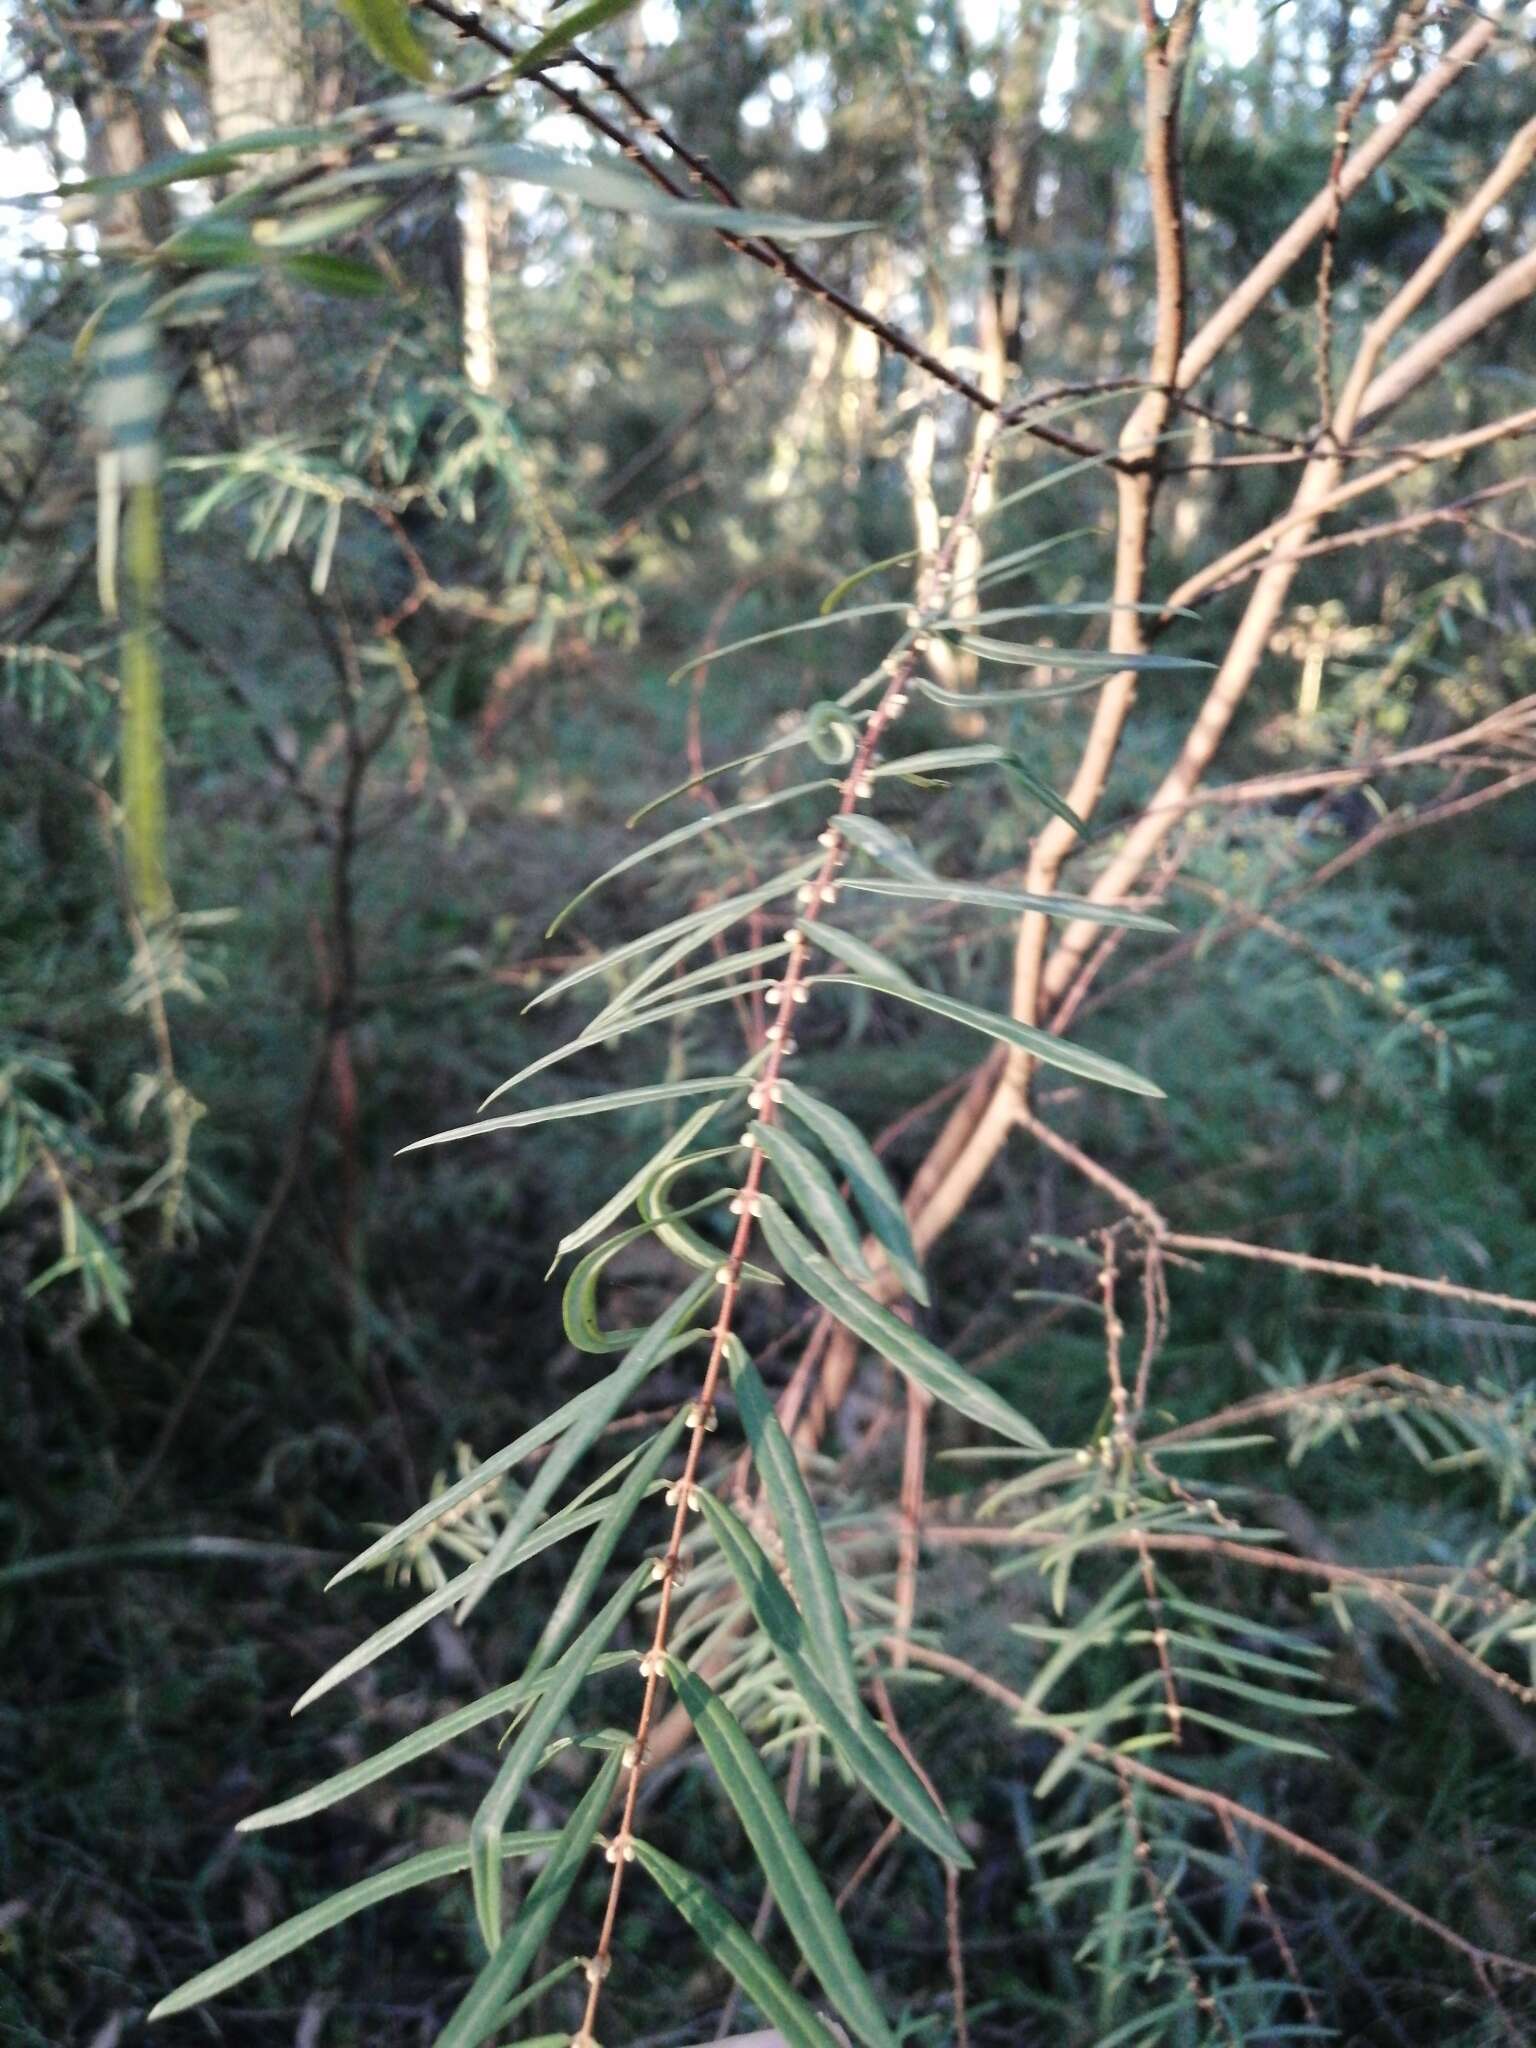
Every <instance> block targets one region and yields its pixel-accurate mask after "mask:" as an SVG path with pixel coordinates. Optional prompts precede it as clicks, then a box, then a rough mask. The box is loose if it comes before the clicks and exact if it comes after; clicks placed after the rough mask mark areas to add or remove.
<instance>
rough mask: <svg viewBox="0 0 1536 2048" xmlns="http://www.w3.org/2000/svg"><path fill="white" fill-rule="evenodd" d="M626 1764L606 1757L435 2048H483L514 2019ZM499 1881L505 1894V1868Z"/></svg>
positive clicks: (613, 1753) (616, 1756)
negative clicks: (515, 2005)
mask: <svg viewBox="0 0 1536 2048" xmlns="http://www.w3.org/2000/svg"><path fill="white" fill-rule="evenodd" d="M623 1761H624V1756H623V1751H622V1750H618V1749H614V1750H610V1751H609V1753H608V1755H607V1756H606V1757H604V1759H603V1762H602V1766H601V1768H600V1769H599V1771H598V1773H597V1776H596V1777H595V1778H594V1779H593V1780H592V1783H591V1784H590V1785H589V1786H588V1787H587V1789H586V1791H585V1793H584V1794H583V1795H582V1798H581V1800H580V1802H579V1804H578V1805H577V1807H576V1810H575V1812H574V1813H573V1814H572V1815H571V1817H570V1819H569V1820H568V1821H567V1822H566V1824H565V1826H564V1827H563V1828H562V1829H561V1830H560V1835H559V1839H558V1840H557V1841H556V1843H555V1846H554V1852H553V1854H552V1855H551V1856H550V1859H549V1861H548V1862H547V1863H546V1864H545V1866H544V1868H543V1869H542V1870H541V1871H540V1872H539V1874H538V1876H537V1877H536V1878H535V1879H534V1881H533V1884H532V1885H531V1887H530V1888H529V1892H528V1896H527V1898H526V1899H524V1901H523V1905H522V1910H521V1911H520V1912H519V1914H518V1916H517V1918H516V1919H515V1920H514V1921H513V1923H512V1925H511V1926H510V1927H509V1928H508V1929H507V1932H506V1936H505V1938H504V1939H503V1940H502V1941H501V1942H499V1943H498V1944H497V1946H496V1949H495V1951H494V1953H493V1954H492V1955H491V1957H490V1959H489V1961H488V1962H486V1964H485V1965H484V1967H483V1968H482V1969H481V1971H480V1974H479V1976H477V1977H476V1979H475V1981H474V1983H473V1984H471V1985H470V1987H469V1990H468V1991H467V1992H466V1993H465V1994H464V1997H463V1999H462V2001H461V2002H460V2004H459V2006H458V2008H457V2010H456V2011H455V2012H454V2015H453V2017H452V2018H451V2019H450V2020H449V2022H448V2024H447V2026H446V2027H444V2028H443V2030H442V2032H441V2033H440V2034H439V2035H438V2037H437V2041H436V2043H435V2048H477V2044H478V2043H479V2042H481V2041H483V2040H485V2039H486V2037H487V2036H488V2035H490V2034H493V2033H495V2032H496V2030H497V2028H498V2027H500V2026H501V2025H503V2024H504V2023H505V2021H506V2019H507V2018H508V2017H509V2015H508V2013H507V2001H508V2000H509V1999H511V1998H512V1997H513V1996H514V1994H515V1993H516V1991H517V1989H518V1987H519V1986H520V1985H521V1983H522V1981H523V1979H524V1977H526V1976H527V1974H528V1972H529V1970H530V1969H531V1968H532V1967H533V1962H534V1958H535V1957H536V1956H537V1955H538V1953H539V1950H540V1949H541V1948H542V1947H543V1946H544V1943H545V1941H546V1940H547V1939H548V1937H549V1932H550V1929H551V1928H552V1927H553V1926H554V1924H555V1921H556V1919H557V1918H558V1917H559V1913H560V1909H561V1907H562V1906H563V1905H564V1904H565V1902H566V1900H567V1899H568V1898H569V1897H570V1893H571V1887H572V1886H573V1885H574V1884H575V1882H576V1879H577V1877H578V1876H579V1875H580V1872H581V1866H582V1864H583V1863H584V1862H585V1861H586V1858H587V1852H588V1851H589V1850H590V1849H591V1847H592V1843H593V1840H594V1838H595V1837H596V1834H597V1830H598V1826H599V1824H600V1823H601V1821H602V1818H603V1813H604V1810H605V1808H606V1807H607V1805H608V1802H609V1801H610V1800H611V1799H612V1797H613V1791H614V1787H615V1786H616V1785H617V1784H618V1782H619V1771H620V1769H621V1768H622V1765H623ZM495 1876H496V1883H497V1885H498V1888H499V1885H500V1878H501V1866H500V1863H499V1862H498V1864H497V1866H496V1873H495Z"/></svg>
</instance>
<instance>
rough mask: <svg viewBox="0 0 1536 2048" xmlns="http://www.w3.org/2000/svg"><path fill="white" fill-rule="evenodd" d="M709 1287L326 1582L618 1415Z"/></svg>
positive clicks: (686, 1295)
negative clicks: (562, 1440) (541, 1453)
mask: <svg viewBox="0 0 1536 2048" xmlns="http://www.w3.org/2000/svg"><path fill="white" fill-rule="evenodd" d="M709 1292H710V1287H709V1284H708V1283H707V1282H705V1281H703V1280H696V1281H695V1282H694V1283H693V1285H692V1286H691V1287H689V1288H687V1289H685V1290H684V1292H683V1293H682V1294H680V1295H679V1296H678V1298H677V1299H676V1301H674V1302H673V1303H672V1304H671V1306H670V1307H669V1308H667V1309H666V1310H664V1311H663V1313H662V1315H661V1316H660V1317H659V1318H658V1319H657V1321H656V1322H654V1323H653V1324H652V1325H651V1328H650V1329H649V1330H648V1331H647V1333H646V1335H645V1337H643V1338H642V1339H641V1341H640V1343H639V1344H638V1345H637V1346H636V1347H635V1350H634V1351H632V1352H631V1353H630V1355H629V1357H628V1358H626V1359H625V1360H624V1362H623V1364H621V1365H618V1366H615V1367H614V1369H613V1371H612V1372H611V1373H609V1374H608V1375H607V1377H606V1378H605V1379H601V1380H599V1381H598V1382H597V1384H596V1385H595V1386H591V1387H584V1388H583V1389H582V1391H581V1392H580V1393H579V1394H573V1395H572V1396H571V1398H570V1400H569V1401H566V1402H564V1403H563V1404H562V1405H561V1406H560V1407H559V1408H556V1409H554V1410H553V1411H552V1412H551V1413H550V1414H548V1415H546V1416H544V1417H542V1418H541V1419H540V1420H539V1421H538V1422H536V1423H534V1424H533V1426H532V1428H530V1429H525V1430H524V1431H523V1433H522V1435H521V1436H520V1437H517V1438H516V1439H515V1440H514V1441H513V1442H512V1443H510V1444H508V1445H506V1447H505V1448H504V1449H502V1450H499V1451H497V1452H496V1453H495V1454H494V1456H492V1457H489V1458H486V1459H485V1460H483V1462H482V1463H480V1464H479V1465H477V1466H476V1467H475V1469H474V1471H473V1472H469V1473H466V1474H465V1476H464V1477H463V1478H462V1479H460V1480H457V1481H456V1482H455V1483H454V1484H453V1485H452V1486H450V1487H448V1488H446V1489H445V1490H444V1491H443V1492H442V1493H439V1494H434V1495H433V1497H432V1499H431V1500H429V1501H424V1502H423V1504H422V1505H421V1506H420V1507H419V1508H417V1509H416V1510H415V1512H414V1513H413V1514H409V1515H407V1516H406V1518H405V1520H404V1521H403V1522H397V1523H396V1524H395V1526H394V1528H393V1529H389V1530H387V1531H386V1532H385V1533H384V1535H382V1536H380V1537H377V1538H376V1539H375V1540H374V1541H373V1542H372V1543H370V1544H369V1545H368V1547H367V1549H366V1550H362V1551H359V1553H358V1555H357V1556H356V1557H354V1558H353V1560H352V1562H351V1563H350V1564H348V1565H345V1566H343V1568H342V1569H341V1570H340V1571H339V1572H337V1573H336V1575H335V1576H334V1577H333V1578H332V1579H331V1580H330V1582H329V1583H330V1585H332V1586H338V1585H340V1583H341V1581H342V1580H343V1579H350V1578H351V1577H352V1575H353V1573H354V1572H362V1571H367V1570H368V1569H369V1567H370V1566H372V1565H376V1564H379V1563H380V1562H382V1560H383V1559H384V1558H386V1557H388V1556H389V1555H390V1554H391V1552H393V1551H395V1550H398V1549H399V1547H400V1545H401V1544H402V1543H407V1542H409V1541H410V1539H411V1537H413V1536H416V1535H419V1534H420V1532H421V1531H422V1530H423V1529H425V1528H426V1527H428V1525H429V1524H430V1523H432V1522H435V1521H437V1520H438V1519H439V1518H440V1517H441V1516H442V1515H444V1514H446V1513H447V1512H448V1510H449V1509H450V1508H456V1507H458V1506H459V1505H460V1503H461V1502H463V1501H466V1500H468V1499H469V1497H470V1495H471V1494H472V1493H478V1492H479V1491H480V1489H481V1488H482V1487H483V1486H486V1485H488V1484H489V1482H490V1481H491V1480H493V1479H499V1478H500V1477H501V1475H502V1473H503V1472H510V1471H511V1469H512V1467H513V1466H514V1465H517V1464H520V1463H521V1462H522V1460H523V1459H524V1458H526V1457H527V1456H528V1455H529V1453H530V1452H532V1451H537V1450H541V1449H542V1448H543V1446H544V1445H545V1444H547V1443H550V1442H552V1441H553V1440H554V1439H555V1438H556V1437H560V1436H564V1435H565V1433H566V1431H567V1430H570V1429H585V1428H586V1427H587V1425H588V1423H589V1422H590V1421H591V1420H592V1418H593V1417H594V1416H595V1417H598V1418H600V1419H599V1420H598V1422H597V1428H598V1429H601V1428H602V1427H603V1426H604V1425H605V1424H606V1423H608V1422H609V1421H611V1420H612V1418H613V1417H614V1416H615V1415H617V1414H618V1412H619V1409H620V1407H621V1406H622V1405H623V1403H624V1402H625V1401H626V1400H627V1399H628V1398H629V1396H630V1394H631V1392H632V1391H633V1390H634V1386H635V1384H636V1383H637V1378H636V1375H637V1368H639V1377H640V1378H643V1377H644V1374H645V1373H646V1372H649V1371H650V1370H651V1369H652V1368H653V1367H654V1366H656V1365H658V1364H660V1363H661V1361H662V1360H663V1359H664V1358H670V1357H671V1356H672V1355H673V1352H674V1351H677V1350H681V1349H682V1348H683V1347H684V1346H686V1345H688V1344H692V1343H693V1342H695V1340H696V1338H697V1336H698V1334H699V1333H698V1332H697V1331H693V1330H687V1331H684V1330H682V1328H681V1326H682V1325H683V1324H684V1323H686V1322H687V1320H688V1318H689V1317H690V1316H691V1315H692V1314H693V1313H694V1311H695V1310H696V1309H697V1308H699V1307H700V1306H701V1305H702V1304H703V1302H704V1301H706V1300H707V1299H708V1296H709ZM642 1354H643V1358H644V1363H643V1366H641V1356H642Z"/></svg>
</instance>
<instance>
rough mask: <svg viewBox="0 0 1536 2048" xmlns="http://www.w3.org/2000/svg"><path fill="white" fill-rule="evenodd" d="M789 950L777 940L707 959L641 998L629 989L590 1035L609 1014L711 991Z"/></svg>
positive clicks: (593, 1027)
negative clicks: (704, 989)
mask: <svg viewBox="0 0 1536 2048" xmlns="http://www.w3.org/2000/svg"><path fill="white" fill-rule="evenodd" d="M788 951H789V945H788V942H787V941H786V940H784V939H774V940H772V941H771V942H770V943H769V944H768V945H766V946H744V947H743V948H742V950H741V951H740V952H739V953H726V954H723V955H722V956H721V957H720V958H719V959H718V960H706V961H705V963H704V965H703V966H702V967H695V968H693V969H692V970H691V971H690V972H689V973H687V974H680V975H679V976H678V977H677V979H676V981H668V982H663V983H662V984H661V986H660V987H656V988H652V989H648V990H645V991H643V992H642V993H641V994H640V995H638V996H633V997H632V996H631V995H630V993H629V991H628V990H627V989H626V990H625V991H624V993H623V994H622V995H621V996H618V997H616V998H615V999H614V1001H613V1002H611V1003H609V1005H608V1006H607V1009H605V1010H603V1011H600V1012H599V1013H598V1015H597V1016H595V1017H594V1018H593V1019H592V1022H591V1023H590V1024H589V1025H588V1026H587V1032H588V1033H595V1032H596V1031H597V1030H598V1028H599V1027H600V1026H601V1025H603V1024H606V1023H607V1021H608V1018H609V1016H610V1015H613V1016H619V1015H624V1014H628V1013H629V1012H630V1011H632V1010H634V1011H639V1010H642V1009H649V1008H650V1007H651V1005H652V1004H655V1003H662V1002H673V1001H675V1000H676V998H677V997H679V996H682V995H687V994H689V993H691V991H692V990H694V989H696V988H708V987H709V986H710V985H711V983H713V982H717V981H725V980H727V979H729V978H730V977H731V976H733V975H745V974H746V973H747V972H748V970H749V969H751V968H754V967H767V966H770V965H772V964H773V963H775V962H777V961H780V960H782V959H783V958H784V956H785V955H786V954H787V953H788ZM583 1035H585V1034H583Z"/></svg>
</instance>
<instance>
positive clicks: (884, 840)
mask: <svg viewBox="0 0 1536 2048" xmlns="http://www.w3.org/2000/svg"><path fill="white" fill-rule="evenodd" d="M837 829H838V830H839V831H840V832H841V833H842V835H843V837H844V838H845V839H846V840H847V841H848V842H849V844H850V845H852V846H856V847H857V848H858V849H859V851H860V853H867V854H868V855H869V857H870V859H871V860H877V861H879V862H880V864H881V866H882V867H887V868H889V869H890V870H891V871H892V873H893V874H898V875H905V876H907V877H908V878H909V879H910V880H912V881H915V882H937V880H938V877H937V875H935V874H934V872H933V869H932V868H931V867H929V865H928V863H927V861H925V860H924V859H923V858H922V856H921V855H920V854H919V853H918V851H917V848H916V847H915V846H914V845H913V844H912V842H911V840H910V839H907V838H905V837H904V836H903V835H902V834H901V833H900V832H893V831H892V830H891V828H890V826H889V825H882V824H881V822H880V820H879V819H878V818H867V817H865V816H864V815H863V814H862V813H861V812H855V813H854V814H853V815H852V816H850V817H846V818H839V819H838V821H837Z"/></svg>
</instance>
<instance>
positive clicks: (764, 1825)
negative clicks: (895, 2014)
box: [667, 1657, 895, 2048]
mask: <svg viewBox="0 0 1536 2048" xmlns="http://www.w3.org/2000/svg"><path fill="white" fill-rule="evenodd" d="M667 1673H668V1676H669V1678H670V1679H671V1682H672V1689H673V1691H674V1692H675V1693H676V1694H677V1696H678V1698H679V1699H680V1700H681V1701H682V1703H683V1706H684V1707H685V1708H686V1709H687V1713H688V1718H689V1720H690V1721H692V1723H693V1725H694V1729H695V1731H696V1733H697V1734H698V1737H699V1740H700V1741H701V1742H702V1743H703V1745H704V1751H705V1754H706V1755H707V1756H708V1758H709V1760H710V1762H711V1763H712V1764H713V1765H714V1767H715V1775H716V1777H717V1778H718V1779H719V1780H720V1783H721V1786H722V1787H723V1789H724V1791H725V1795H726V1797H727V1798H728V1799H729V1800H730V1802H731V1805H732V1806H733V1807H734V1808H735V1811H736V1817H737V1819H738V1820H739V1821H740V1822H741V1824H742V1826H743V1828H744V1829H745V1830H746V1834H747V1840H748V1841H749V1842H750V1843H751V1844H752V1849H753V1853H754V1854H755V1856H756V1858H757V1862H758V1867H759V1868H760V1869H761V1871H762V1873H763V1876H764V1877H765V1878H766V1879H767V1882H768V1889H769V1890H770V1891H771V1892H772V1894H773V1896H774V1899H775V1901H776V1903H777V1905H778V1908H779V1911H780V1912H781V1913H782V1914H783V1916H784V1924H785V1926H786V1927H788V1929H789V1931H790V1933H791V1934H792V1935H793V1937H794V1939H795V1943H796V1945H797V1946H798V1948H799V1950H800V1953H801V1955H802V1956H803V1957H804V1958H805V1960H806V1962H807V1963H808V1964H809V1965H810V1967H811V1970H812V1971H813V1973H814V1974H815V1976H816V1978H817V1981H818V1982H819V1983H820V1985H821V1988H822V1990H823V1991H825V1992H826V1994H827V1997H828V1998H829V1999H830V2000H831V2001H832V2004H833V2005H834V2006H835V2007H836V2009H837V2012H838V2014H839V2016H840V2017H841V2018H842V2019H843V2020H845V2021H846V2022H847V2024H848V2025H849V2026H850V2027H851V2028H852V2029H853V2031H854V2033H855V2034H857V2035H858V2037H859V2039H860V2040H861V2041H863V2042H864V2043H866V2048H895V2037H894V2035H893V2034H892V2033H891V2030H890V2028H889V2027H888V2026H887V2024H886V2020H885V2015H884V2014H883V2013H882V2012H881V2010H880V2004H879V2000H878V1999H877V1998H876V1997H875V1994H874V1990H873V1988H872V1987H871V1985H870V1982H869V1979H868V1977H866V1976H865V1974H864V1971H863V1968H862V1966H861V1965H860V1963H859V1959H858V1957H857V1956H856V1955H855V1954H854V1952H853V1945H852V1943H851V1942H850V1941H849V1939H848V1936H847V1934H846V1933H845V1932H844V1929H843V1924H842V1922H841V1921H840V1920H839V1919H838V1917H837V1911H836V1908H835V1907H834V1906H833V1904H832V1901H831V1899H830V1898H829V1897H828V1896H827V1890H826V1887H825V1885H823V1883H822V1881H821V1879H820V1877H819V1876H818V1875H817V1872H816V1866H815V1865H814V1864H813V1863H812V1861H811V1859H810V1857H809V1856H807V1854H806V1853H805V1849H804V1847H803V1845H802V1843H801V1841H800V1837H799V1836H798V1835H797V1834H796V1833H795V1830H794V1825H793V1823H792V1822H791V1820H790V1818H789V1815H788V1814H787V1813H786V1812H785V1811H784V1806H783V1803H782V1801H781V1800H780V1798H779V1795H778V1793H777V1792H776V1791H775V1790H774V1786H773V1781H772V1780H771V1779H770V1777H769V1776H768V1773H767V1772H766V1771H765V1770H764V1769H763V1766H762V1763H761V1762H760V1761H759V1758H758V1755H757V1752H756V1750H755V1749H754V1748H753V1747H752V1745H751V1743H750V1742H749V1741H748V1740H747V1738H746V1735H745V1734H744V1733H743V1731H742V1728H741V1724H740V1723H739V1722H738V1721H737V1719H736V1717H735V1715H734V1714H733V1713H732V1712H731V1711H730V1709H729V1708H728V1707H727V1706H726V1704H725V1702H724V1701H723V1700H721V1699H719V1698H718V1697H717V1696H716V1694H715V1693H714V1692H713V1691H712V1690H711V1689H710V1687H709V1685H708V1684H707V1683H706V1681H705V1680H704V1679H702V1678H700V1677H699V1676H698V1674H697V1673H696V1672H693V1671H688V1670H685V1669H684V1667H683V1666H682V1665H681V1664H679V1663H678V1661H677V1659H676V1658H675V1657H669V1658H668V1659H667Z"/></svg>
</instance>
